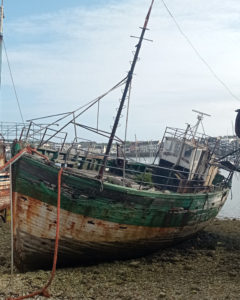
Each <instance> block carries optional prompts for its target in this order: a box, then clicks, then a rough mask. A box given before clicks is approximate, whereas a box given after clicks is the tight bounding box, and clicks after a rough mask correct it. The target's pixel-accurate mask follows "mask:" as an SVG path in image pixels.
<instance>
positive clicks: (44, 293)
mask: <svg viewBox="0 0 240 300" xmlns="http://www.w3.org/2000/svg"><path fill="white" fill-rule="evenodd" d="M62 173H63V168H61V169H60V170H59V172H58V198H57V224H56V239H55V248H54V257H53V266H52V272H51V275H50V278H49V280H48V282H47V283H46V285H45V286H44V287H43V288H42V289H40V290H38V291H35V292H33V293H31V294H28V295H25V296H19V297H17V298H12V297H10V298H7V299H6V300H22V299H27V298H32V297H35V296H38V295H39V296H43V297H46V298H49V297H50V294H49V292H48V290H47V288H48V287H49V286H50V285H51V283H52V281H53V279H54V276H55V273H56V266H57V257H58V245H59V229H60V204H61V179H62Z"/></svg>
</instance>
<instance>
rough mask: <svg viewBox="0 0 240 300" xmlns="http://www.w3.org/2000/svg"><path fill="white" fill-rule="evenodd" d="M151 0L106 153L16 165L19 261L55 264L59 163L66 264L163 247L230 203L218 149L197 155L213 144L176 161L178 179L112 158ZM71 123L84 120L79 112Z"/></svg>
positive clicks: (27, 159)
mask: <svg viewBox="0 0 240 300" xmlns="http://www.w3.org/2000/svg"><path fill="white" fill-rule="evenodd" d="M152 5H153V1H152V3H151V6H150V9H149V11H148V14H147V17H146V20H145V23H144V26H143V28H142V33H141V36H140V39H139V42H138V44H137V46H136V52H135V55H134V59H133V63H132V65H131V69H130V71H129V73H128V76H127V78H126V84H125V89H124V91H123V96H122V99H121V102H120V106H119V109H118V112H117V116H116V119H115V122H114V126H113V130H112V132H111V135H110V138H109V142H108V145H107V147H106V152H105V155H104V157H103V158H101V159H100V161H99V158H98V159H94V158H92V160H90V161H88V162H87V160H82V161H81V162H79V161H78V159H79V157H77V158H74V159H73V160H72V162H69V156H68V161H67V160H65V161H61V160H59V158H58V153H55V152H54V153H53V152H52V153H51V159H50V161H47V160H45V159H44V158H42V157H39V156H38V155H36V154H24V155H22V156H21V158H19V160H18V161H17V162H16V163H15V164H14V166H13V168H12V170H13V172H12V176H13V235H14V260H15V264H16V266H17V267H18V268H19V269H22V270H26V269H34V268H45V267H49V266H50V265H51V263H52V256H53V249H54V243H55V235H56V214H57V192H58V172H59V170H60V166H59V165H61V166H62V167H65V168H64V170H63V175H62V183H61V212H60V239H59V255H58V263H59V264H60V265H68V264H76V263H79V262H82V263H84V262H85V261H89V262H94V261H96V260H99V259H101V260H108V259H110V258H121V257H133V256H137V255H142V254H144V253H148V252H149V251H154V250H157V249H159V248H161V247H164V246H166V245H169V244H172V243H176V242H178V241H180V240H182V239H185V238H187V237H189V236H191V235H193V234H195V233H196V232H197V231H199V230H201V229H202V228H204V227H205V226H206V225H207V224H208V223H209V222H211V221H212V220H213V219H214V218H215V217H216V215H217V214H218V212H219V210H220V209H221V207H222V206H223V205H224V203H225V201H226V199H227V195H228V192H229V188H230V184H231V176H229V177H228V178H227V179H226V178H224V177H223V176H221V175H219V174H218V165H217V164H215V163H214V162H213V160H212V158H213V156H212V155H211V160H210V159H208V160H207V161H206V160H205V158H206V155H202V157H203V159H204V161H203V160H201V159H200V156H201V155H200V156H199V155H198V160H196V156H197V153H200V152H199V151H198V152H197V150H201V151H202V152H201V153H203V154H204V153H210V151H208V150H207V149H206V146H205V148H204V147H202V148H200V147H199V148H197V147H196V146H194V147H193V148H192V149H193V151H195V152H193V153H195V154H194V155H192V161H191V162H189V166H191V168H190V167H189V169H187V168H186V167H184V168H182V169H179V168H178V167H179V166H180V167H181V163H182V162H181V159H182V158H181V156H179V159H178V162H177V163H176V162H174V163H172V165H171V166H170V168H169V170H168V172H167V179H170V181H171V180H172V179H174V180H173V182H174V186H173V183H171V185H170V183H169V180H167V181H166V180H164V181H162V180H161V179H162V178H165V179H166V173H164V172H163V170H164V171H165V170H166V167H165V166H161V164H159V165H145V164H134V163H133V164H130V163H126V161H124V163H123V165H121V164H120V166H119V167H116V165H115V164H114V163H113V162H112V161H110V159H109V152H110V149H111V146H112V142H113V140H114V137H115V133H116V128H117V126H118V121H119V118H120V115H121V111H122V108H123V105H124V102H125V99H126V97H127V94H128V90H129V86H130V83H131V80H132V75H133V72H134V67H135V64H136V62H137V60H138V54H139V51H140V47H141V44H142V41H143V39H144V33H145V31H146V29H147V24H148V19H149V17H150V13H151V9H152ZM69 123H70V122H69ZM69 123H68V124H69ZM72 124H74V125H78V124H77V123H76V116H75V115H74V118H73V121H72ZM54 135H55V134H54ZM42 138H43V137H42ZM47 142H48V140H47ZM192 143H195V140H194V139H192ZM41 144H43V143H41ZM185 144H186V136H183V137H182V142H181V141H180V148H181V149H182V150H181V151H179V152H178V153H181V154H182V153H183V150H184V147H183V146H184V145H185ZM195 144H197V143H195ZM181 145H182V146H181ZM198 145H199V144H198ZM16 146H17V148H18V150H19V149H20V147H19V144H18V143H17V144H14V147H16ZM15 150H16V149H13V151H14V152H15V153H16V152H17V151H15ZM39 151H44V149H42V150H41V149H39ZM207 151H208V152H207ZM165 161H167V160H166V159H165ZM86 162H87V165H86ZM196 162H197V163H196ZM201 162H203V163H202V164H201ZM203 165H204V170H203V169H202V166H203ZM66 166H71V167H66ZM200 167H201V168H200ZM159 169H162V172H159V171H158V170H159ZM123 170H124V171H123ZM116 174H117V175H116ZM184 174H187V176H184ZM199 174H200V175H201V176H200V175H199ZM126 178H127V180H126ZM159 178H160V179H159ZM176 185H177V186H176ZM170 186H172V187H173V189H171V188H170Z"/></svg>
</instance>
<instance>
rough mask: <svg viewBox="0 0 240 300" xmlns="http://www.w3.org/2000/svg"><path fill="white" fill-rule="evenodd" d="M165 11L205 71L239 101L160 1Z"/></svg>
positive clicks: (165, 5)
mask: <svg viewBox="0 0 240 300" xmlns="http://www.w3.org/2000/svg"><path fill="white" fill-rule="evenodd" d="M161 1H162V3H163V5H164V7H165V9H166V10H167V12H168V14H169V15H170V17H171V18H172V20H173V22H174V23H175V25H176V26H177V28H178V30H179V32H180V33H181V35H182V36H183V37H184V38H185V40H186V41H187V42H188V44H189V45H190V46H191V48H192V49H193V51H194V52H195V54H196V55H197V56H198V58H199V59H200V60H201V61H202V62H203V63H204V65H205V66H206V67H207V69H208V70H209V71H210V73H211V74H212V75H213V76H214V77H215V79H216V80H217V81H218V82H219V83H220V84H221V85H222V86H223V87H224V88H225V89H226V90H227V91H228V93H229V94H230V95H231V96H232V97H233V98H234V99H235V100H237V101H240V98H239V97H237V96H236V95H235V94H234V93H233V92H232V91H231V89H230V88H229V87H228V85H227V84H226V83H225V82H224V81H223V80H222V79H221V78H220V77H219V76H218V75H217V74H216V72H215V71H214V70H213V68H212V67H211V66H210V65H209V64H208V62H207V61H206V59H204V58H203V57H202V55H201V54H200V52H199V51H198V50H197V48H196V47H195V46H194V45H193V43H192V42H191V40H190V39H189V37H188V36H187V35H186V34H185V33H184V31H183V30H182V28H181V26H180V25H179V23H178V22H177V20H176V18H175V17H174V15H173V14H172V12H171V11H170V9H169V8H168V6H167V4H166V3H165V1H164V0H161Z"/></svg>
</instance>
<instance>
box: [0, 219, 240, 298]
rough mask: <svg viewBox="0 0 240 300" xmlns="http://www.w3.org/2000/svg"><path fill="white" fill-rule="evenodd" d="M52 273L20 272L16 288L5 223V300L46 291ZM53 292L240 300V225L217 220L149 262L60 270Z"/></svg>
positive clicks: (1, 292)
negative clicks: (43, 289) (38, 290)
mask: <svg viewBox="0 0 240 300" xmlns="http://www.w3.org/2000/svg"><path fill="white" fill-rule="evenodd" d="M49 273H50V272H49V271H42V270H39V271H36V272H28V273H24V274H23V273H17V271H16V270H15V273H14V277H13V281H12V282H13V283H12V286H11V284H10V234H9V225H8V224H3V223H1V222H0V299H5V297H7V296H10V295H11V296H17V295H24V294H26V293H28V292H32V291H35V290H36V289H39V288H41V287H42V286H43V285H44V284H45V283H46V281H47V280H48V278H49ZM49 292H50V294H51V298H50V299H102V300H106V299H114V300H115V299H125V300H133V299H184V300H185V299H201V300H202V299H240V221H239V220H216V221H214V223H213V224H212V225H210V226H208V228H207V229H206V230H204V231H203V232H201V233H199V234H198V235H196V236H195V237H194V238H192V239H190V240H188V241H186V242H183V243H181V244H179V245H177V246H175V247H171V248H168V249H165V250H162V251H159V252H157V253H154V254H152V255H149V256H147V257H142V258H137V259H132V260H127V261H115V262H112V263H102V264H98V265H95V266H87V267H86V266H85V267H76V268H68V269H58V270H57V272H56V277H55V279H54V281H53V283H52V285H51V287H50V288H49ZM37 299H45V298H43V297H38V298H37Z"/></svg>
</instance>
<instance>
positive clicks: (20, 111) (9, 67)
mask: <svg viewBox="0 0 240 300" xmlns="http://www.w3.org/2000/svg"><path fill="white" fill-rule="evenodd" d="M3 46H4V51H5V55H6V58H7V64H8V69H9V73H10V77H11V80H12V85H13V90H14V94H15V97H16V100H17V104H18V109H19V113H20V116H21V119H22V122H23V123H24V119H23V114H22V110H21V106H20V102H19V98H18V94H17V90H16V86H15V83H14V80H13V75H12V70H11V66H10V62H9V59H8V55H7V49H6V45H5V42H4V40H3Z"/></svg>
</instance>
